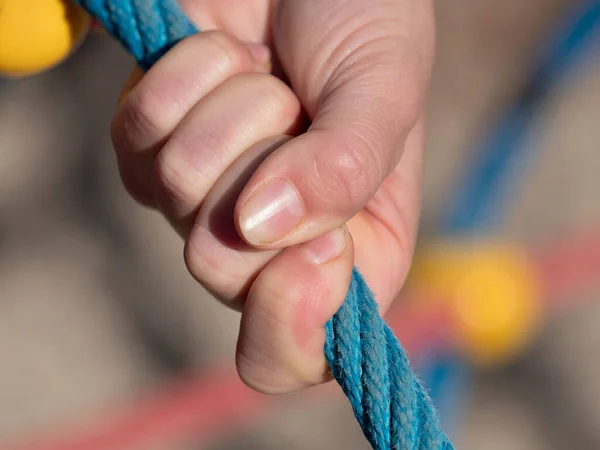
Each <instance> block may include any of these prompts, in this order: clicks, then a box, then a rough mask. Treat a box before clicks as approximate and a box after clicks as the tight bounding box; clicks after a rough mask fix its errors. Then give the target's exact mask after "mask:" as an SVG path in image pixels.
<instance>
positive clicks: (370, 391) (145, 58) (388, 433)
mask: <svg viewBox="0 0 600 450" xmlns="http://www.w3.org/2000/svg"><path fill="white" fill-rule="evenodd" d="M74 1H75V2H76V3H79V4H80V5H81V6H83V7H84V8H85V9H86V10H87V11H88V12H89V13H90V14H91V15H92V16H93V17H95V18H96V19H97V20H99V21H100V22H101V23H102V24H103V26H104V27H105V28H106V30H107V31H108V32H109V33H110V34H111V35H113V36H114V37H115V38H116V39H117V40H119V41H120V42H121V44H122V45H123V46H124V47H125V48H126V49H127V50H128V51H129V52H130V53H131V54H132V55H133V56H134V57H135V59H136V60H137V62H138V63H139V65H140V66H141V67H142V68H143V69H144V70H147V69H149V68H150V67H151V66H152V65H153V64H154V63H155V62H156V61H157V60H158V59H159V58H160V57H161V56H162V55H164V54H165V53H166V52H167V51H168V50H169V49H171V48H172V47H173V46H174V45H175V44H176V43H177V42H179V41H180V40H181V39H183V38H185V37H187V36H189V35H191V34H195V33H197V32H198V29H197V28H196V27H195V26H194V25H193V24H192V23H191V22H190V21H189V19H188V18H187V17H186V16H185V14H184V13H183V12H182V11H181V9H180V8H179V6H178V4H177V2H176V0H74ZM325 331H326V342H325V349H324V351H325V356H326V359H327V361H328V363H329V366H330V368H331V371H332V373H333V375H334V377H335V378H336V380H337V381H338V383H339V384H340V386H341V387H342V389H343V391H344V393H345V394H346V395H347V397H348V399H349V400H350V403H351V405H352V408H353V410H354V415H355V417H356V419H357V421H358V423H359V424H360V426H361V428H362V430H363V432H364V434H365V436H366V438H367V439H368V440H369V442H370V443H371V445H372V447H373V448H374V449H376V450H390V449H391V450H452V449H453V447H452V444H451V443H450V441H449V440H448V438H447V437H446V435H445V434H444V433H443V432H442V431H441V427H440V424H439V422H438V419H437V413H436V411H435V409H434V407H433V405H432V403H431V400H430V399H429V396H428V395H427V393H426V391H425V389H424V388H423V386H422V385H421V383H420V382H419V380H418V379H417V378H416V376H415V375H414V373H413V372H412V369H411V367H410V364H409V361H408V357H407V355H406V353H405V351H404V349H403V348H402V346H401V345H400V343H399V342H398V340H397V339H396V337H395V336H394V334H393V333H392V331H391V330H390V328H389V327H388V326H387V325H386V323H385V322H384V321H383V319H382V318H381V315H380V313H379V310H378V307H377V303H376V302H375V299H374V297H373V294H372V293H371V291H370V290H369V288H368V286H367V285H366V283H365V281H364V280H363V278H362V277H361V275H360V274H359V273H358V271H357V270H356V269H354V271H353V276H352V282H351V285H350V289H349V291H348V294H347V296H346V301H345V302H344V304H343V306H342V307H341V308H340V310H339V311H338V312H337V313H336V314H335V316H334V317H333V318H332V319H331V320H330V321H329V322H328V323H327V324H326V326H325Z"/></svg>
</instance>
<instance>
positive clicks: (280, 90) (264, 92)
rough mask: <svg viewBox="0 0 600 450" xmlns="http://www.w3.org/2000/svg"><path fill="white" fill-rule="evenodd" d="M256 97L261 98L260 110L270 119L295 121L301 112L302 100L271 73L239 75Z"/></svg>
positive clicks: (239, 80)
mask: <svg viewBox="0 0 600 450" xmlns="http://www.w3.org/2000/svg"><path fill="white" fill-rule="evenodd" d="M237 78H238V79H237V82H238V83H240V84H244V85H246V86H247V87H248V89H249V90H250V91H251V92H254V97H255V98H259V99H260V111H261V113H262V114H263V115H264V117H265V119H267V120H268V121H273V120H277V121H281V122H286V123H287V122H293V121H295V120H296V117H297V116H298V114H299V112H300V108H301V107H300V102H299V101H298V99H297V97H296V96H295V95H294V93H293V92H292V90H291V89H290V88H289V87H288V86H287V85H286V84H285V83H283V82H282V81H281V80H279V79H278V78H276V77H274V76H273V75H270V74H263V73H245V74H241V75H239V76H238V77H237Z"/></svg>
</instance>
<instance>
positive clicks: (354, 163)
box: [314, 135, 380, 212]
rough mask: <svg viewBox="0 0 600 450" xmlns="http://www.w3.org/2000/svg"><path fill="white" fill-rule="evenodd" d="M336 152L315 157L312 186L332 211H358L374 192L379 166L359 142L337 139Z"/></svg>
mask: <svg viewBox="0 0 600 450" xmlns="http://www.w3.org/2000/svg"><path fill="white" fill-rule="evenodd" d="M332 148H336V149H337V151H336V152H333V153H330V154H328V153H326V152H324V153H319V154H317V155H316V156H315V174H316V175H315V176H316V178H317V182H316V183H314V185H315V189H318V191H319V192H320V194H319V195H321V198H322V199H324V200H325V201H328V202H329V203H331V205H328V206H331V207H332V208H336V209H342V210H344V211H353V212H355V211H358V210H360V209H361V208H362V207H364V204H365V202H366V201H367V200H368V199H369V198H370V196H371V195H372V194H373V193H374V191H376V189H377V180H378V179H379V178H380V177H379V167H378V166H379V164H378V161H377V157H376V154H375V152H374V150H373V149H372V148H371V146H370V145H368V144H367V143H366V142H365V141H364V140H363V139H362V138H360V137H357V135H352V138H351V139H350V138H342V137H338V138H337V139H335V142H334V143H333V147H332Z"/></svg>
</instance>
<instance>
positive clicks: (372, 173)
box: [236, 0, 433, 247]
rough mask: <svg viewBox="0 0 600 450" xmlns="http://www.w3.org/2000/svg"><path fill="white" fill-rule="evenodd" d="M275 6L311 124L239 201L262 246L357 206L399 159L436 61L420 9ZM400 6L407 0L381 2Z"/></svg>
mask: <svg viewBox="0 0 600 450" xmlns="http://www.w3.org/2000/svg"><path fill="white" fill-rule="evenodd" d="M282 3H283V4H286V5H287V4H289V5H290V6H289V7H288V10H286V9H284V10H283V11H281V12H280V13H279V14H278V15H277V17H279V19H278V20H279V22H278V23H275V24H274V26H275V38H276V42H277V43H278V47H277V50H278V53H279V55H280V57H281V60H282V64H283V66H284V68H285V70H286V73H287V75H288V77H289V78H290V82H291V83H292V86H293V88H294V91H295V92H296V93H297V95H298V96H299V98H300V100H301V101H302V103H303V106H304V108H305V110H306V111H307V113H308V115H309V117H310V118H311V120H312V125H311V126H310V128H309V129H308V131H307V132H306V133H305V134H303V135H301V136H298V137H297V138H295V139H293V140H292V141H290V142H288V143H287V144H285V145H284V146H282V147H281V148H280V149H278V151H277V152H275V153H273V154H272V155H271V156H270V157H269V158H268V159H267V160H266V161H265V162H264V163H263V164H262V165H261V167H260V168H259V169H258V171H257V172H256V173H255V174H254V176H253V177H252V179H251V180H250V182H249V183H248V185H247V186H246V188H245V190H244V191H243V192H242V194H241V196H240V198H239V200H238V204H237V209H236V215H237V220H238V228H239V231H240V234H241V235H242V236H243V237H244V239H245V240H246V241H247V242H249V243H250V244H252V245H255V246H259V247H263V246H264V247H284V246H289V245H292V244H295V243H298V242H304V241H307V240H309V239H312V238H314V237H317V236H319V235H321V234H323V233H325V232H327V231H329V230H331V229H333V228H335V227H338V226H340V225H341V224H343V223H345V222H347V221H348V220H349V219H350V218H351V217H353V216H354V215H355V214H356V213H357V212H359V211H360V210H361V209H363V208H364V206H365V205H366V203H367V202H368V201H369V200H370V199H371V198H372V197H373V195H374V194H375V193H376V192H377V190H378V189H379V187H380V186H381V183H382V182H383V180H384V179H385V178H386V177H387V176H388V175H389V174H390V173H391V172H392V170H394V168H395V167H396V166H397V165H398V163H399V161H400V159H401V156H402V151H403V148H404V142H405V140H406V138H407V136H408V134H409V132H410V130H411V129H412V127H413V126H414V124H415V123H416V121H417V119H418V117H419V116H420V115H421V109H422V104H423V102H424V97H425V90H426V87H427V85H428V81H429V72H430V66H431V61H432V58H433V50H432V48H433V44H432V42H433V38H432V36H429V35H428V34H427V33H426V32H425V31H424V30H427V29H428V28H429V30H430V31H431V32H432V30H433V23H432V19H431V17H430V15H429V14H427V13H426V12H423V13H422V16H423V18H422V19H421V20H415V18H414V17H413V18H412V20H413V21H415V22H417V23H416V24H415V23H413V22H410V23H409V22H408V21H407V20H406V19H405V18H403V15H402V11H401V8H399V7H397V6H393V8H396V9H394V10H393V11H388V10H387V9H385V8H379V9H377V8H374V10H375V11H378V13H377V15H375V16H372V17H369V18H364V17H362V16H357V14H359V12H360V11H362V10H364V4H363V2H361V1H346V2H341V5H342V6H343V8H342V9H343V11H339V12H338V15H337V16H336V17H337V18H336V19H335V20H332V19H331V17H332V16H331V15H326V14H325V16H326V17H327V18H328V20H324V21H323V22H322V23H321V22H320V20H319V19H317V18H316V17H315V16H314V14H315V8H317V9H318V4H317V3H315V2H313V1H310V0H307V1H306V2H282ZM333 3H340V2H332V1H323V2H321V3H320V4H319V5H323V4H330V5H331V4H333ZM376 3H384V2H376ZM404 3H413V2H385V4H386V5H388V6H389V5H400V4H404ZM423 3H428V2H423ZM361 4H362V5H361ZM311 7H312V9H311ZM321 7H322V6H321ZM390 7H392V6H390ZM283 8H285V7H283ZM414 8H416V7H413V9H414ZM392 13H393V14H392ZM320 14H324V12H323V11H320ZM394 14H395V16H394ZM363 16H364V15H363ZM393 17H396V19H393ZM349 22H352V26H349V25H348V24H349ZM309 23H310V25H311V30H312V32H309V30H307V27H308V24H309ZM319 27H323V31H322V33H319V31H318V30H319ZM424 34H425V35H426V36H424ZM301 36H302V37H303V39H301V38H300V37H301ZM306 36H311V37H310V38H308V39H307V38H306ZM279 43H281V44H279Z"/></svg>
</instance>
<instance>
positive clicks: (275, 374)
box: [112, 0, 434, 393]
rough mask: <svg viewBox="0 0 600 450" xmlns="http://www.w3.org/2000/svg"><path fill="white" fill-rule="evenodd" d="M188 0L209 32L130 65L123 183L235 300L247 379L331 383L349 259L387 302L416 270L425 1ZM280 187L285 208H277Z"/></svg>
mask: <svg viewBox="0 0 600 450" xmlns="http://www.w3.org/2000/svg"><path fill="white" fill-rule="evenodd" d="M181 5H182V7H183V8H184V9H185V10H186V12H187V13H188V14H189V16H190V17H191V18H192V19H193V20H194V21H195V22H197V24H198V25H199V27H200V29H201V30H203V31H204V32H203V33H201V34H199V35H197V36H194V37H191V38H188V39H186V40H184V41H183V42H181V43H180V44H178V45H177V46H176V47H175V48H174V49H173V50H172V51H171V52H170V53H169V54H167V55H166V56H165V57H164V58H163V59H162V60H161V61H159V62H158V63H157V64H156V65H155V66H154V67H153V68H152V69H151V70H150V71H149V72H148V73H147V74H145V75H144V74H142V73H141V72H140V71H139V70H136V71H134V73H133V75H132V77H131V79H130V80H129V81H128V82H127V84H126V86H125V89H124V92H123V94H122V96H121V99H120V102H119V107H118V110H117V112H116V114H115V117H114V120H113V123H112V136H113V141H114V146H115V149H116V153H117V160H118V163H119V168H120V172H121V175H122V179H123V182H124V185H125V187H126V188H127V190H128V191H129V192H130V194H131V195H132V196H133V197H134V198H135V199H136V200H137V201H138V202H140V203H141V204H143V205H146V206H149V207H152V208H157V209H159V210H160V211H161V212H162V213H163V214H164V216H165V217H166V218H167V220H168V221H169V222H170V223H171V224H172V226H173V227H174V229H175V230H177V232H178V233H179V234H180V235H181V236H182V237H183V238H184V239H185V241H186V245H185V255H184V256H185V261H186V264H187V267H188V269H189V271H190V273H191V274H192V276H194V277H195V279H196V280H198V282H199V283H201V284H202V285H203V286H205V287H206V288H208V289H209V290H210V291H211V292H212V293H213V294H214V296H215V297H216V298H218V299H219V300H220V301H222V302H223V303H224V304H226V305H228V306H230V307H232V308H237V309H239V310H240V311H241V312H242V320H241V327H240V334H239V340H238V348H237V357H236V361H237V368H238V372H239V374H240V376H241V378H242V379H243V380H244V382H246V383H247V384H248V385H249V386H250V387H252V388H254V389H256V390H258V391H261V392H265V393H288V392H292V391H296V390H298V389H301V388H304V387H307V386H311V385H315V384H319V383H322V382H325V381H327V380H328V379H329V375H328V371H327V367H326V363H325V359H324V356H323V344H324V340H325V334H324V330H323V325H324V324H325V322H326V321H327V320H328V319H329V318H330V317H331V316H332V315H333V314H334V313H335V311H336V310H337V309H338V308H339V306H340V305H341V304H342V302H343V301H344V297H345V294H346V292H347V289H348V286H349V282H350V277H351V270H352V266H353V265H356V266H357V267H358V269H359V270H360V271H361V272H362V273H363V275H364V277H365V279H366V280H367V282H368V284H369V286H370V287H371V289H372V290H373V292H374V294H375V296H376V299H377V301H378V303H379V305H380V307H381V309H382V312H385V310H386V309H387V308H388V307H389V305H390V303H391V302H392V301H393V299H394V298H395V297H396V296H397V294H398V292H399V291H400V289H401V287H402V284H403V282H404V279H405V276H406V273H407V271H408V268H409V266H410V261H411V258H412V251H413V246H414V241H415V236H416V232H417V226H418V219H419V202H420V181H421V162H422V153H423V123H422V120H421V118H422V113H423V111H422V109H423V103H424V100H425V94H426V89H427V86H428V83H429V77H430V71H431V65H432V61H433V56H434V18H433V6H432V3H431V1H430V0H372V1H371V2H369V7H368V8H367V7H365V2H364V1H362V0H302V1H297V0H278V1H277V0H271V1H267V0H218V1H217V0H183V1H181ZM285 186H287V188H285ZM265 192H270V194H265ZM275 194H280V195H282V194H285V195H284V196H283V198H284V199H287V202H281V201H280V202H279V203H276V205H281V204H285V205H288V208H287V209H285V208H284V211H283V212H281V211H280V212H279V213H276V214H275V213H273V211H277V208H276V207H272V206H271V207H270V208H269V207H268V206H265V203H264V200H265V199H269V198H274V197H273V196H274V195H275ZM260 199H263V201H262V202H261V201H260ZM290 199H291V200H293V199H295V202H291V200H290ZM280 209H281V208H280ZM266 210H270V211H271V213H270V215H269V214H267V215H265V214H261V213H264V211H266ZM286 211H287V212H286ZM265 217H270V219H269V220H267V219H265ZM261 218H262V219H263V220H262V222H261V220H260V219H261Z"/></svg>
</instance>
